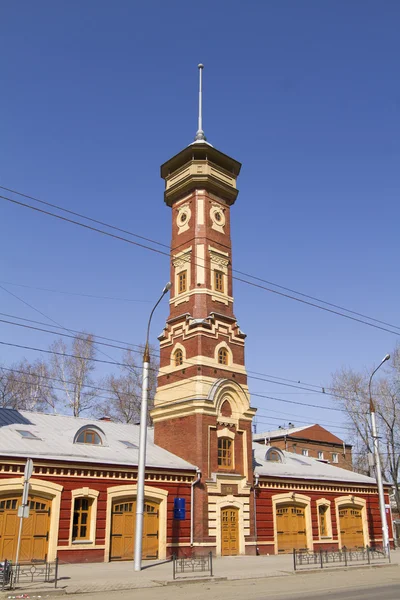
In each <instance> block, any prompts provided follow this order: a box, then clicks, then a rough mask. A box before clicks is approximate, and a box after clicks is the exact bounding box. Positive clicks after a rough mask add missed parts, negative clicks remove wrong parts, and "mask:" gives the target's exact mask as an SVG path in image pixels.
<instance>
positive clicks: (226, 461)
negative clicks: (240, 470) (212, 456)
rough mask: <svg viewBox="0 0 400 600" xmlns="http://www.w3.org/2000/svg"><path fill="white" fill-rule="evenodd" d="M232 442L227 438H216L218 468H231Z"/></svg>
mask: <svg viewBox="0 0 400 600" xmlns="http://www.w3.org/2000/svg"><path fill="white" fill-rule="evenodd" d="M232 464H233V460H232V440H231V439H229V438H224V437H221V438H218V466H219V467H225V468H230V467H232Z"/></svg>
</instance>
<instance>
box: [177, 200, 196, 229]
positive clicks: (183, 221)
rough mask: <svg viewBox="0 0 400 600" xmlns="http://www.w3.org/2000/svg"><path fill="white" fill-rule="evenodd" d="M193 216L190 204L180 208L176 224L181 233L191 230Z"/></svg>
mask: <svg viewBox="0 0 400 600" xmlns="http://www.w3.org/2000/svg"><path fill="white" fill-rule="evenodd" d="M191 216H192V211H191V210H190V207H189V205H188V204H185V205H184V206H181V207H180V208H178V214H177V216H176V224H177V225H178V229H179V231H186V229H188V228H189V221H190V217H191Z"/></svg>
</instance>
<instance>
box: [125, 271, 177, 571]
mask: <svg viewBox="0 0 400 600" xmlns="http://www.w3.org/2000/svg"><path fill="white" fill-rule="evenodd" d="M171 286H172V283H171V282H170V281H169V282H168V283H167V285H166V286H165V288H164V289H163V291H162V294H161V296H160V297H159V299H158V300H157V302H156V303H155V305H154V307H153V310H152V311H151V313H150V317H149V322H148V323H147V335H146V345H145V347H144V352H143V379H142V403H141V407H140V433H139V460H138V477H137V493H136V525H135V560H134V568H135V571H140V570H141V569H142V537H143V512H144V477H145V468H146V442H147V404H148V395H149V367H150V352H149V335H150V324H151V319H152V317H153V314H154V311H155V310H156V308H157V306H158V305H159V304H160V302H161V300H162V299H163V298H164V296H165V294H166V293H167V292H168V290H170V289H171Z"/></svg>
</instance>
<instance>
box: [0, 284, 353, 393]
mask: <svg viewBox="0 0 400 600" xmlns="http://www.w3.org/2000/svg"><path fill="white" fill-rule="evenodd" d="M0 287H1V286H0ZM0 315H4V316H9V317H11V318H17V319H20V320H24V321H30V322H33V323H37V324H41V325H45V324H44V323H41V322H40V321H32V320H31V319H23V318H21V317H15V316H14V315H8V314H7V313H0ZM0 323H5V324H7V325H14V326H16V327H23V328H26V329H31V330H34V331H40V332H42V333H50V334H51V335H60V336H61V337H67V338H70V339H79V340H82V341H85V338H82V337H79V334H80V332H78V331H76V330H74V329H67V331H70V332H71V334H67V333H61V332H57V331H51V330H49V329H43V328H41V327H36V326H32V325H27V324H24V323H15V322H13V321H9V320H8V319H0ZM61 328H62V329H64V330H65V329H66V328H64V327H61ZM72 334H77V335H72ZM93 338H97V339H105V340H109V342H117V343H119V344H126V347H125V346H119V345H116V344H112V343H106V342H99V341H97V340H94V341H93V343H95V344H96V345H97V346H106V347H108V348H114V349H116V350H129V351H131V352H135V353H138V354H142V351H143V350H142V348H141V346H140V345H137V344H128V342H121V341H119V340H114V339H112V338H105V337H102V336H97V335H94V334H93ZM134 347H137V348H139V349H138V350H135V349H134ZM153 355H154V356H156V357H160V355H158V354H157V353H154V354H153ZM105 356H107V357H108V358H111V357H110V356H109V355H108V354H105ZM87 360H91V359H87ZM185 365H189V366H196V365H197V363H194V362H191V361H188V360H185V361H184V363H182V366H185ZM153 370H154V371H156V369H153ZM157 371H158V373H159V374H160V375H166V374H168V373H165V372H163V370H162V368H160V369H159V370H157ZM174 376H175V377H176V378H181V379H183V380H185V381H195V380H194V379H193V378H191V377H183V376H179V374H174ZM248 379H256V380H258V381H265V382H267V383H273V384H276V385H281V386H288V387H291V388H296V389H300V390H305V391H307V392H308V393H312V394H322V395H329V396H333V397H336V398H339V399H342V400H346V399H347V398H346V397H345V396H339V395H337V394H334V393H332V392H329V393H328V394H326V393H325V392H320V391H318V390H310V389H308V388H306V387H301V386H296V385H293V384H289V383H283V382H280V381H276V382H275V381H272V380H271V379H265V378H262V377H255V376H252V375H248ZM252 395H256V393H255V392H252ZM288 402H289V401H288ZM291 402H292V403H296V402H295V401H291Z"/></svg>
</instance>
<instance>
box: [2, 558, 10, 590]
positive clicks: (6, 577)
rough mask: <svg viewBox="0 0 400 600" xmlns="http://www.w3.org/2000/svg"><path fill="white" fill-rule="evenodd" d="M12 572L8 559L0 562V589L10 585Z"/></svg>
mask: <svg viewBox="0 0 400 600" xmlns="http://www.w3.org/2000/svg"><path fill="white" fill-rule="evenodd" d="M12 581H13V572H12V568H11V563H10V562H9V561H8V560H5V561H4V562H0V590H2V591H3V590H5V589H6V588H11V587H12Z"/></svg>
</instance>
